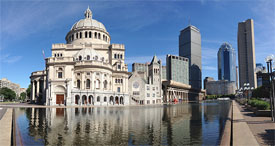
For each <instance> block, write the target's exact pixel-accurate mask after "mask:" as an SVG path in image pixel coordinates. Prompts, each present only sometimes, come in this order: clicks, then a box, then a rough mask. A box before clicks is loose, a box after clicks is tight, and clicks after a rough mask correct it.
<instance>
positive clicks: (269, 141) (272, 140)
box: [237, 104, 275, 145]
mask: <svg viewBox="0 0 275 146" xmlns="http://www.w3.org/2000/svg"><path fill="white" fill-rule="evenodd" d="M237 107H238V108H239V110H240V112H241V114H242V115H243V118H244V121H245V122H246V123H247V125H248V127H249V129H250V131H251V132H252V134H253V135H254V137H255V138H256V140H257V142H258V143H259V144H260V145H275V123H273V122H272V121H271V118H270V117H257V116H255V115H254V113H253V112H251V111H249V110H247V109H245V107H244V106H241V105H239V104H237Z"/></svg>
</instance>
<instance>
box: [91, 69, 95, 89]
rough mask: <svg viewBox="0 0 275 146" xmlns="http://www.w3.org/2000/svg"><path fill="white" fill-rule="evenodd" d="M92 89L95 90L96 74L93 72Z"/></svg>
mask: <svg viewBox="0 0 275 146" xmlns="http://www.w3.org/2000/svg"><path fill="white" fill-rule="evenodd" d="M91 82H92V87H91V89H93V90H95V72H92V81H91Z"/></svg>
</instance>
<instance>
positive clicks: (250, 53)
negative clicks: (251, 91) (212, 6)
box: [238, 19, 257, 88]
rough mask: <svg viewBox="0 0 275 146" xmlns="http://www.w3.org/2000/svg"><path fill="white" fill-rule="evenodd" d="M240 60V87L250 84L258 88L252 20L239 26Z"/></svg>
mask: <svg viewBox="0 0 275 146" xmlns="http://www.w3.org/2000/svg"><path fill="white" fill-rule="evenodd" d="M238 60H239V80H240V87H243V85H244V83H249V84H250V86H251V87H254V88H255V87H257V80H256V74H255V72H254V69H255V65H256V62H255V44H254V24H253V20H252V19H248V20H246V21H245V22H240V23H239V25H238Z"/></svg>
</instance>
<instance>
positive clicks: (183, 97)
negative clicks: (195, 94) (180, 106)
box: [165, 87, 188, 102]
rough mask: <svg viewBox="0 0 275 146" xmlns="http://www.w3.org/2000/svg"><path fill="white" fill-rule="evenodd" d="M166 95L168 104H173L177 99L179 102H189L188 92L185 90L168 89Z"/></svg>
mask: <svg viewBox="0 0 275 146" xmlns="http://www.w3.org/2000/svg"><path fill="white" fill-rule="evenodd" d="M165 94H166V95H165V96H166V102H172V101H174V100H175V99H177V100H178V101H188V91H187V90H185V89H179V88H172V87H168V89H167V91H166V93H165Z"/></svg>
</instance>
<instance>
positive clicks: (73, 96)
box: [30, 8, 129, 105]
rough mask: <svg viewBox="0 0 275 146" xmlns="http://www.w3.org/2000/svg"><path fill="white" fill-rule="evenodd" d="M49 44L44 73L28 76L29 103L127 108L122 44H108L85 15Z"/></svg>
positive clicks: (105, 33)
mask: <svg viewBox="0 0 275 146" xmlns="http://www.w3.org/2000/svg"><path fill="white" fill-rule="evenodd" d="M84 16H85V17H84V19H81V20H79V21H78V22H76V23H75V24H74V25H73V26H72V28H71V30H70V31H69V32H68V34H67V35H66V37H65V39H66V44H63V43H62V44H53V45H52V54H51V57H48V58H46V59H45V60H46V69H45V70H43V71H36V72H33V73H32V74H31V77H30V78H31V85H32V92H31V100H32V101H34V102H36V103H41V104H44V105H128V104H129V95H128V67H127V65H126V64H125V62H124V58H125V47H124V45H123V44H111V43H110V42H111V36H110V34H109V33H108V31H107V30H106V28H105V26H104V25H103V24H102V23H101V22H99V21H97V20H95V19H93V14H92V11H91V10H90V9H89V8H88V9H87V10H86V11H85V15H84Z"/></svg>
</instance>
